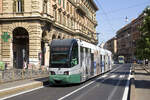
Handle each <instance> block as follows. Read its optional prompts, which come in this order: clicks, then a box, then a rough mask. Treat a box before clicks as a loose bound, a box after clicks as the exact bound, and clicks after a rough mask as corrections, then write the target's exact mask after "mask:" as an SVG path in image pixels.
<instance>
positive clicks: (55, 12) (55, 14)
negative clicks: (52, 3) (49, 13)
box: [55, 10, 57, 21]
mask: <svg viewBox="0 0 150 100" xmlns="http://www.w3.org/2000/svg"><path fill="white" fill-rule="evenodd" d="M55 20H56V21H57V10H55Z"/></svg>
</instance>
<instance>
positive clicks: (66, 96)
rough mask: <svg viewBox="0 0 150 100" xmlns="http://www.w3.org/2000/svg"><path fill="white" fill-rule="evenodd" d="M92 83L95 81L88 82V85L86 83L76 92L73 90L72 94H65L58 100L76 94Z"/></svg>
mask: <svg viewBox="0 0 150 100" xmlns="http://www.w3.org/2000/svg"><path fill="white" fill-rule="evenodd" d="M94 82H95V81H92V82H90V83H88V84H86V85H84V86H82V87H81V88H78V89H77V90H75V91H73V92H71V93H69V94H67V95H65V96H63V97H61V98H59V99H58V100H63V99H64V98H66V97H68V96H70V95H72V94H73V93H76V92H78V91H79V90H81V89H83V88H85V87H87V86H89V85H90V84H92V83H94Z"/></svg>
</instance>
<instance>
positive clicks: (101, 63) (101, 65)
mask: <svg viewBox="0 0 150 100" xmlns="http://www.w3.org/2000/svg"><path fill="white" fill-rule="evenodd" d="M100 64H101V66H102V55H100Z"/></svg>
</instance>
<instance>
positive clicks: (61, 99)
mask: <svg viewBox="0 0 150 100" xmlns="http://www.w3.org/2000/svg"><path fill="white" fill-rule="evenodd" d="M120 66H121V65H120ZM119 68H120V67H117V68H115V69H113V70H111V71H110V72H112V71H115V70H117V69H119ZM110 72H109V73H110ZM106 75H108V73H107V74H106ZM100 78H102V77H99V78H97V79H96V80H98V79H100ZM96 80H95V81H96ZM104 80H106V79H104ZM104 80H103V81H104ZM95 81H91V82H90V83H88V84H86V85H84V86H82V87H80V88H78V89H76V90H74V91H72V92H70V93H69V94H67V95H65V96H63V97H61V98H59V99H58V100H63V99H65V98H67V97H69V96H70V95H72V94H74V93H76V92H78V91H80V90H81V89H83V88H85V87H87V86H89V85H90V84H92V83H94V82H95Z"/></svg>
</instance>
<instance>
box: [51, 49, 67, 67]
mask: <svg viewBox="0 0 150 100" xmlns="http://www.w3.org/2000/svg"><path fill="white" fill-rule="evenodd" d="M67 61H68V54H67V53H65V52H64V53H53V54H52V59H51V63H53V64H54V63H57V64H58V63H66V62H67Z"/></svg>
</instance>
